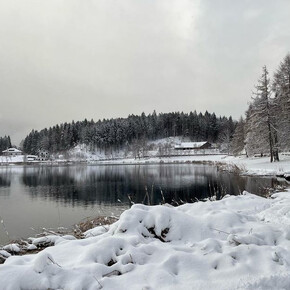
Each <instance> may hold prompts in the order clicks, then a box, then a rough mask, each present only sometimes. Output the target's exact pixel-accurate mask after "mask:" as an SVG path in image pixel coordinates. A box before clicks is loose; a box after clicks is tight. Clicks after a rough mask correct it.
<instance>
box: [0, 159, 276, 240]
mask: <svg viewBox="0 0 290 290" xmlns="http://www.w3.org/2000/svg"><path fill="white" fill-rule="evenodd" d="M277 183H278V181H277V179H275V178H262V177H240V176H236V175H233V174H230V173H227V172H220V171H218V170H217V168H216V167H214V166H208V165H196V164H167V165H166V164H162V165H106V166H96V165H73V166H33V167H32V166H27V167H16V166H10V167H0V220H3V221H4V223H0V244H5V243H7V242H8V241H9V239H10V240H11V239H17V238H21V237H23V238H26V237H29V236H34V235H35V234H36V233H37V232H41V229H42V228H43V227H45V228H57V227H61V226H62V227H71V226H72V225H74V224H75V223H78V222H80V221H81V220H82V219H85V218H87V217H94V216H110V215H114V216H118V215H120V213H122V211H124V210H125V209H127V208H129V207H130V201H129V197H128V196H130V198H131V200H132V201H133V202H136V203H137V202H144V203H147V204H148V203H150V204H159V203H161V202H162V200H163V197H162V194H161V191H162V193H163V196H164V199H165V201H166V202H168V203H171V204H176V203H181V202H183V201H189V202H192V201H194V200H196V199H202V198H206V197H208V196H211V195H214V194H216V195H217V196H218V197H219V196H220V195H224V194H235V195H236V194H239V193H240V192H242V191H243V190H247V191H249V192H252V193H255V194H259V195H263V194H264V192H265V188H266V187H273V186H274V185H276V184H277ZM146 188H147V190H146ZM5 228H6V229H7V231H8V233H9V237H8V236H7V234H6V232H5Z"/></svg>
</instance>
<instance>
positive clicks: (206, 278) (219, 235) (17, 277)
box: [0, 191, 290, 290]
mask: <svg viewBox="0 0 290 290" xmlns="http://www.w3.org/2000/svg"><path fill="white" fill-rule="evenodd" d="M289 209H290V192H289V191H287V192H281V193H276V194H275V195H274V196H273V198H272V199H265V198H262V197H258V196H255V195H252V194H250V193H247V192H244V193H243V195H240V196H226V197H225V198H224V199H222V200H219V201H206V202H197V203H194V204H184V205H181V206H179V207H172V206H170V205H157V206H145V205H141V204H136V205H133V206H132V207H131V208H130V209H129V210H126V211H125V212H124V213H123V214H122V215H121V216H120V219H119V220H118V221H117V222H116V223H114V224H112V225H111V226H107V227H96V228H94V229H92V230H89V231H87V232H86V233H85V235H86V238H84V239H82V240H75V239H74V238H72V237H71V236H64V237H59V236H53V235H52V236H49V237H47V238H46V239H45V238H39V239H38V240H37V239H34V240H33V244H34V245H37V244H39V243H43V242H49V243H51V244H54V246H52V247H48V248H46V249H45V250H43V251H41V252H40V253H38V254H31V255H25V256H10V257H9V258H8V259H7V260H6V262H5V263H4V264H3V265H0V281H1V283H0V289H7V290H10V289H11V290H12V289H13V290H17V289H40V290H41V289H110V290H114V289H152V290H153V289H221V290H222V289H252V290H253V289H288V288H289V285H290V275H289V270H290V251H289V250H290V214H289V212H290V211H289Z"/></svg>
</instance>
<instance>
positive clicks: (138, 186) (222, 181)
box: [21, 164, 278, 206]
mask: <svg viewBox="0 0 290 290" xmlns="http://www.w3.org/2000/svg"><path fill="white" fill-rule="evenodd" d="M21 180H22V183H23V185H25V186H26V187H28V188H29V194H30V195H31V197H32V198H35V197H42V198H45V199H53V200H59V201H61V202H64V203H70V204H71V205H72V206H75V205H82V206H87V205H90V204H95V203H106V204H114V203H118V202H120V201H122V202H125V203H127V202H129V201H128V196H130V197H131V199H132V200H133V201H134V202H145V203H150V204H158V203H160V202H162V198H163V197H162V194H161V192H162V193H163V196H164V198H165V201H166V202H168V203H176V202H182V201H188V202H189V201H195V200H196V199H203V198H206V197H209V196H212V195H216V196H217V198H220V197H221V196H223V195H225V194H234V195H237V194H240V193H241V192H242V191H243V190H247V191H250V192H253V193H255V194H260V195H263V194H264V192H263V190H264V188H265V187H271V186H274V185H275V184H277V183H278V181H277V180H276V179H274V178H261V177H240V176H237V175H233V174H230V173H227V172H219V171H218V170H217V168H216V167H213V166H205V165H192V164H178V165H176V164H174V165H173V164H171V165H130V166H128V165H127V166H113V165H112V166H109V165H108V166H63V167H48V166H42V167H26V168H24V169H23V173H22V176H21Z"/></svg>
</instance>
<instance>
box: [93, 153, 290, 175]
mask: <svg viewBox="0 0 290 290" xmlns="http://www.w3.org/2000/svg"><path fill="white" fill-rule="evenodd" d="M194 162H198V163H202V162H206V163H210V164H213V165H214V164H219V165H221V164H224V165H225V167H224V169H225V170H227V169H228V170H231V169H232V168H233V167H234V166H237V167H238V168H239V170H240V172H241V173H242V174H245V175H269V176H270V175H283V174H288V173H289V174H290V156H289V155H281V156H280V161H279V162H272V163H271V162H270V161H269V157H252V158H248V157H246V156H240V157H234V156H228V155H220V154H219V155H195V156H174V157H150V158H140V159H134V158H127V159H115V160H105V161H98V162H97V163H98V164H153V163H165V164H166V163H194Z"/></svg>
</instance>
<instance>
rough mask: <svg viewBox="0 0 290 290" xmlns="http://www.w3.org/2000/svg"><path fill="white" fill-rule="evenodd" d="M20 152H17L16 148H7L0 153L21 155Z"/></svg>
mask: <svg viewBox="0 0 290 290" xmlns="http://www.w3.org/2000/svg"><path fill="white" fill-rule="evenodd" d="M21 152H22V151H21V150H18V149H16V148H8V149H6V150H4V151H2V153H21Z"/></svg>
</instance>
